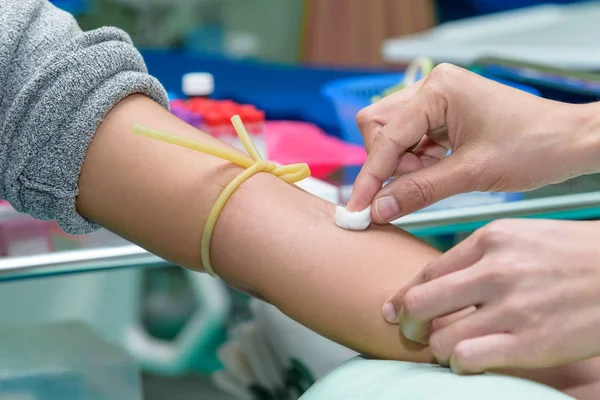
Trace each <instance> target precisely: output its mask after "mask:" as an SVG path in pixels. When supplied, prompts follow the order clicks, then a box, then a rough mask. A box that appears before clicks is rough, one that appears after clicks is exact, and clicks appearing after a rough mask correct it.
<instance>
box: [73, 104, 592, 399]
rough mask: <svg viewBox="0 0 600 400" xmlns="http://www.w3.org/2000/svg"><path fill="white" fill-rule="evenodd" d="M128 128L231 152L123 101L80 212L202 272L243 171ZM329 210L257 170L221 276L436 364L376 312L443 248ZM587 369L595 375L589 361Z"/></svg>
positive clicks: (230, 215)
mask: <svg viewBox="0 0 600 400" xmlns="http://www.w3.org/2000/svg"><path fill="white" fill-rule="evenodd" d="M134 123H137V124H142V125H146V126H148V127H151V128H155V129H159V130H164V131H166V132H171V133H174V134H178V135H181V136H184V137H189V138H193V139H196V140H200V141H206V142H210V143H214V144H217V145H220V146H227V145H225V144H222V143H221V142H219V141H217V140H216V139H214V138H211V137H210V136H208V135H206V134H203V133H201V132H199V131H197V130H196V129H195V128H193V127H191V126H189V125H187V124H185V123H183V122H181V121H179V120H178V119H176V118H175V117H173V116H172V115H170V114H169V113H168V112H167V111H165V110H164V109H162V108H161V107H160V106H159V105H157V104H155V103H154V102H153V101H152V100H150V99H148V98H146V97H144V96H141V95H134V96H130V97H128V98H127V99H125V100H123V101H121V102H120V103H119V104H118V105H117V106H116V107H115V108H114V109H113V110H112V111H111V112H110V113H109V114H108V115H107V117H106V118H105V120H104V122H103V123H102V124H101V125H100V127H99V129H98V131H97V133H96V135H95V137H94V139H93V140H92V143H91V144H90V147H89V150H88V153H87V156H86V159H85V162H84V165H83V168H82V171H81V175H80V180H79V196H78V199H77V206H78V211H79V212H80V213H81V214H82V215H83V216H84V217H86V218H88V219H90V220H92V221H94V222H96V223H98V224H100V225H102V226H104V227H106V228H108V229H110V230H112V231H114V232H115V233H117V234H119V235H121V236H122V237H124V238H126V239H128V240H130V241H132V242H133V243H136V244H138V245H140V246H142V247H144V248H146V249H148V250H149V251H151V252H153V253H154V254H156V255H158V256H160V257H163V258H165V259H168V260H170V261H172V262H173V263H175V264H178V265H181V266H184V267H186V268H191V269H195V270H201V265H200V239H201V233H202V229H203V226H204V222H205V220H206V217H207V215H208V213H209V212H210V209H211V207H212V205H213V204H214V201H215V200H216V198H217V197H218V195H219V194H220V192H221V191H222V190H223V188H224V187H225V185H226V184H228V183H229V181H230V180H231V179H232V178H233V177H234V176H235V175H237V174H238V173H239V172H240V171H241V169H240V168H238V167H236V166H233V165H231V164H229V163H227V162H225V161H222V160H220V159H218V158H215V157H212V156H208V155H205V154H202V153H198V152H194V151H190V150H187V149H183V148H179V147H176V146H172V145H168V144H165V143H161V142H158V141H155V140H150V139H147V138H143V137H139V136H136V135H133V134H132V133H131V131H130V128H131V125H132V124H134ZM334 208H335V206H334V205H333V204H330V203H328V202H325V201H323V200H321V199H318V198H316V197H314V196H312V195H310V194H308V193H306V192H303V191H302V190H300V189H298V188H296V187H293V186H291V185H288V184H286V183H284V182H282V181H280V180H279V179H278V178H276V177H274V176H272V175H268V174H263V173H261V174H257V175H255V176H254V177H252V178H251V179H249V180H248V181H247V182H246V183H244V184H243V185H242V186H241V187H240V188H239V189H238V190H237V191H236V192H235V193H234V194H233V196H232V197H231V199H230V201H229V202H228V203H227V205H226V206H225V208H224V210H223V212H222V213H221V216H220V218H219V220H218V223H217V225H216V228H215V231H214V235H213V239H212V244H211V253H212V261H213V264H214V266H215V269H216V272H217V273H218V274H219V276H220V277H221V278H222V279H223V280H225V281H226V282H227V283H228V284H230V285H231V286H233V287H235V288H237V289H239V290H242V291H245V292H248V293H252V294H255V295H258V296H260V297H263V298H264V299H266V300H267V301H269V302H271V303H272V304H274V305H275V306H277V307H278V308H279V309H281V310H282V311H283V312H284V313H285V314H287V315H288V316H290V317H292V318H294V319H296V320H297V321H299V322H300V323H302V324H304V325H305V326H307V327H309V328H311V329H313V330H315V331H316V332H318V333H320V334H322V335H324V336H326V337H328V338H331V339H333V340H335V341H337V342H339V343H341V344H343V345H345V346H348V347H350V348H352V349H354V350H356V351H358V352H361V353H363V354H366V355H369V356H371V357H375V358H385V359H396V360H404V361H418V362H432V361H433V359H432V356H431V353H430V352H429V349H428V348H427V347H423V346H421V345H417V344H413V343H412V342H407V341H405V340H404V339H403V338H402V335H401V334H400V332H399V330H398V328H397V326H394V325H390V324H388V323H387V322H386V321H385V320H384V319H383V318H382V316H381V312H380V310H381V305H382V304H383V302H384V301H385V299H386V297H387V296H388V295H389V293H393V292H394V291H395V290H397V288H398V287H399V286H402V285H404V284H405V283H407V282H408V281H410V280H411V279H412V278H413V277H414V276H415V275H416V274H417V273H418V272H419V271H420V270H421V269H422V268H423V267H424V266H425V265H427V264H428V263H429V262H430V261H432V260H434V259H435V258H437V257H438V256H439V252H438V251H437V250H435V249H433V248H432V247H430V246H429V245H427V244H425V243H424V242H422V241H420V240H419V239H417V238H415V237H413V236H411V235H409V234H407V233H405V232H403V231H401V230H399V229H397V228H395V227H393V226H379V227H377V226H374V227H372V228H369V229H368V230H367V231H364V232H351V231H346V230H342V229H340V228H338V227H337V226H335V224H334V218H333V216H334ZM575 367H576V366H575ZM575 367H571V366H567V367H564V368H563V369H561V370H559V372H560V373H568V372H569V371H571V370H572V369H573V368H575ZM586 367H587V370H588V371H589V370H590V368H592V369H593V368H596V370H599V371H600V369H599V368H598V362H594V360H592V362H591V363H590V362H588V364H587V365H586ZM509 373H510V372H509ZM527 373H528V372H527ZM527 373H526V372H518V371H516V372H515V374H517V375H519V376H522V375H527ZM555 374H556V373H555ZM554 376H555V375H554ZM565 376H566V375H565ZM595 376H598V374H596V375H595ZM546 377H550V378H548V379H546ZM551 377H552V374H551V373H550V372H548V373H542V374H537V375H535V376H533V378H535V379H536V380H538V381H542V382H545V381H547V382H546V383H549V384H553V380H552V379H551ZM560 384H561V386H562V387H561V389H565V388H570V387H572V386H577V387H582V386H585V385H589V384H590V383H589V380H587V379H584V380H583V381H582V379H573V380H572V381H569V382H560Z"/></svg>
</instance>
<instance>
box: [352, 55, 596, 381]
mask: <svg viewBox="0 0 600 400" xmlns="http://www.w3.org/2000/svg"><path fill="white" fill-rule="evenodd" d="M357 121H358V125H359V127H360V129H361V131H362V134H363V136H364V141H365V147H366V149H367V152H368V158H367V161H366V163H365V165H364V167H363V169H362V170H361V172H360V174H359V176H358V178H357V180H356V182H355V186H354V192H353V195H352V198H351V199H350V202H349V204H348V209H350V210H352V211H356V210H362V209H365V208H366V207H367V206H369V205H371V206H372V219H373V221H374V222H375V223H379V224H383V223H387V222H390V221H392V220H394V219H396V218H399V217H401V216H403V215H406V214H408V213H411V212H413V211H416V210H419V209H421V208H423V207H426V206H428V205H430V204H433V203H435V202H437V201H440V200H442V199H444V198H447V197H449V196H452V195H456V194H459V193H465V192H472V191H504V192H511V191H527V190H532V189H536V188H540V187H542V186H545V185H548V184H552V183H559V182H563V181H565V180H567V179H569V178H572V177H575V176H578V175H584V174H589V173H593V172H597V171H600V105H599V104H588V105H572V104H565V103H560V102H555V101H550V100H546V99H542V98H539V97H536V96H533V95H530V94H527V93H525V92H522V91H519V90H517V89H513V88H510V87H507V86H504V85H501V84H498V83H495V82H493V81H490V80H487V79H485V78H483V77H480V76H478V75H476V74H473V73H471V72H469V71H466V70H464V69H461V68H458V67H455V66H452V65H441V66H438V67H436V68H435V69H434V70H433V71H432V73H431V74H430V75H429V76H428V77H427V78H425V79H423V80H421V81H419V82H417V83H416V84H414V85H412V86H410V87H408V88H406V89H405V90H403V91H401V92H397V93H395V94H393V95H391V96H388V97H386V98H384V99H382V100H380V101H379V102H377V103H375V104H373V105H372V106H370V107H368V108H366V109H364V110H363V111H361V112H360V113H359V115H358V118H357ZM448 150H452V153H451V154H450V155H449V156H446V155H447V153H448ZM390 178H393V180H392V181H391V182H390V183H389V184H387V185H385V186H384V187H383V188H382V185H383V183H384V182H385V181H387V180H388V179H390ZM598 232H600V222H564V221H539V220H537V221H497V222H494V223H492V224H490V225H488V226H486V227H484V228H482V229H480V230H479V231H477V232H475V234H473V235H472V236H471V237H470V238H468V239H467V240H465V241H464V242H462V243H460V244H458V245H457V246H456V247H455V248H454V249H452V250H451V251H450V252H448V253H446V254H445V255H443V256H442V257H441V258H440V259H439V260H437V261H434V262H432V263H431V264H430V265H429V266H428V267H427V268H425V269H424V270H423V272H422V273H420V274H419V275H418V276H417V277H415V279H414V281H413V282H412V283H411V284H409V285H407V286H405V287H402V288H399V289H400V290H399V291H398V292H397V293H396V294H394V295H392V296H391V297H390V298H389V299H388V300H387V302H386V304H385V305H384V306H383V314H384V316H385V318H386V319H387V320H388V321H389V322H392V323H399V322H400V321H402V324H401V325H402V331H403V334H404V335H405V336H406V337H407V338H409V339H412V340H415V341H420V342H423V343H429V345H430V347H431V350H432V352H433V353H434V355H435V356H436V358H437V359H438V361H439V362H440V363H441V364H443V365H448V364H450V366H451V367H452V369H453V370H454V371H455V372H459V373H468V372H481V371H484V370H490V369H498V368H508V367H517V368H519V367H522V368H536V367H549V366H554V365H560V364H564V363H568V362H571V361H575V360H581V359H586V358H590V357H593V356H596V355H600V344H598V341H597V340H596V339H595V338H596V336H597V334H598V333H600V243H599V240H598V239H597V233H598ZM432 322H433V323H432Z"/></svg>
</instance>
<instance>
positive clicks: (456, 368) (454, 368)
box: [450, 356, 464, 375]
mask: <svg viewBox="0 0 600 400" xmlns="http://www.w3.org/2000/svg"><path fill="white" fill-rule="evenodd" d="M450 370H451V371H452V372H453V373H455V374H456V375H463V374H464V372H463V371H462V369H461V368H460V365H458V361H457V360H456V358H455V357H454V356H452V357H450Z"/></svg>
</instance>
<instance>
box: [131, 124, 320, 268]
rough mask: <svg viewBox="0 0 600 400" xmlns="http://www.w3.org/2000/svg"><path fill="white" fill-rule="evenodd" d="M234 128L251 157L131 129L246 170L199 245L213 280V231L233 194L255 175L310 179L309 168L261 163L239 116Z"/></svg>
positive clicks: (230, 187)
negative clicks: (211, 249) (264, 174)
mask: <svg viewBox="0 0 600 400" xmlns="http://www.w3.org/2000/svg"><path fill="white" fill-rule="evenodd" d="M231 122H232V123H233V127H234V128H235V131H236V132H237V135H238V136H239V138H240V140H241V141H242V144H243V145H244V148H245V149H246V151H247V152H248V155H249V156H246V155H243V154H240V153H238V152H235V151H232V150H227V149H222V148H220V147H216V146H212V145H210V144H206V143H201V142H197V141H195V140H190V139H185V138H182V137H179V136H176V135H172V134H169V133H165V132H161V131H157V130H154V129H151V128H147V127H143V126H140V125H134V126H133V127H132V128H131V129H132V130H133V133H135V134H137V135H141V136H145V137H148V138H152V139H156V140H160V141H161V142H165V143H170V144H174V145H176V146H180V147H185V148H188V149H191V150H196V151H199V152H202V153H205V154H209V155H212V156H215V157H219V158H221V159H223V160H226V161H230V162H232V163H234V164H237V165H239V166H240V167H242V168H245V170H244V171H242V172H241V173H240V174H239V175H238V176H236V177H235V178H234V179H233V180H232V181H231V182H230V183H229V184H228V185H227V186H226V187H225V189H224V190H223V192H222V193H221V195H220V196H219V198H218V199H217V201H216V202H215V204H214V206H213V208H212V210H210V214H209V215H208V219H207V220H206V225H204V231H203V233H202V242H201V244H200V253H201V257H202V266H203V268H204V270H205V271H206V272H208V273H209V274H210V275H212V276H215V277H216V276H217V275H216V273H215V270H214V268H213V266H212V263H211V262H210V239H211V237H212V233H213V230H214V229H215V225H216V224H217V220H218V219H219V215H220V214H221V211H222V210H223V207H225V204H226V203H227V200H229V198H230V197H231V195H232V194H233V192H234V191H235V190H236V189H237V188H238V187H239V186H240V185H241V184H242V183H244V182H245V181H246V180H248V179H249V178H250V177H252V176H253V175H254V174H257V173H259V172H267V173H270V174H272V175H275V176H276V177H278V178H279V179H281V180H282V181H284V182H287V183H289V184H294V183H296V182H300V181H301V180H303V179H305V178H308V177H309V176H310V168H309V167H308V165H307V164H291V165H283V166H277V165H276V164H275V163H273V162H271V161H265V160H263V159H262V157H261V156H260V154H258V151H257V150H256V147H255V146H254V143H252V140H251V139H250V136H249V135H248V132H247V131H246V128H245V127H244V124H242V120H241V119H240V117H239V116H237V115H236V116H234V117H233V118H231Z"/></svg>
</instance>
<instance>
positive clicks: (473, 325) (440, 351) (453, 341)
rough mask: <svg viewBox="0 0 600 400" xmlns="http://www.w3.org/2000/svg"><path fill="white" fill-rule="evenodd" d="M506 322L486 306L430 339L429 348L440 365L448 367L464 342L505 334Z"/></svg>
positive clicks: (433, 334) (432, 335)
mask: <svg viewBox="0 0 600 400" xmlns="http://www.w3.org/2000/svg"><path fill="white" fill-rule="evenodd" d="M504 324H505V321H504V320H503V319H502V318H498V316H497V314H496V313H494V312H493V311H491V310H490V309H489V308H486V307H485V306H484V307H482V308H480V309H478V310H477V311H476V312H474V313H471V314H469V315H468V316H466V317H464V318H461V319H460V320H458V321H455V322H453V323H451V324H449V325H448V326H446V327H445V328H443V329H440V330H438V331H435V332H434V333H432V334H431V336H430V337H429V348H430V349H431V352H432V353H433V355H434V357H435V358H436V360H437V361H438V363H439V364H440V365H443V366H448V365H449V362H450V357H451V356H452V353H453V352H454V348H455V347H456V346H457V345H458V343H460V342H462V341H463V340H467V339H471V338H476V337H480V336H486V335H491V334H495V333H501V332H503V329H504V328H505V325H504Z"/></svg>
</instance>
